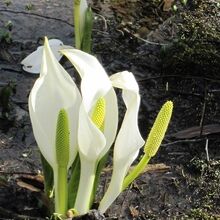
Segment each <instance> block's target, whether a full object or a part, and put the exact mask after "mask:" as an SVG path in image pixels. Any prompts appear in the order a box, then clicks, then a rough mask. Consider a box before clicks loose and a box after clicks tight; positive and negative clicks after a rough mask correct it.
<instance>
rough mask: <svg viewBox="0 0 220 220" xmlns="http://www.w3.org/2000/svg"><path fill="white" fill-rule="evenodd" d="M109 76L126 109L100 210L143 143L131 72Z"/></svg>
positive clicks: (115, 192) (116, 192)
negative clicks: (108, 183)
mask: <svg viewBox="0 0 220 220" xmlns="http://www.w3.org/2000/svg"><path fill="white" fill-rule="evenodd" d="M110 78H111V81H112V84H113V86H115V87H118V88H121V89H122V90H123V91H122V97H123V100H124V102H125V105H126V108H127V111H126V114H125V117H124V120H123V123H122V126H121V129H120V131H119V133H118V136H117V138H116V141H115V146H114V156H113V175H112V178H111V182H110V185H109V188H108V190H107V192H106V193H105V195H104V197H103V199H102V200H101V202H100V206H99V210H100V211H101V212H105V211H106V209H107V208H108V207H109V206H110V205H111V203H112V202H113V201H114V200H115V199H116V198H117V196H118V195H119V194H120V192H121V191H122V184H123V180H124V177H125V175H126V173H127V171H128V169H129V167H130V165H131V164H132V162H133V161H134V160H135V158H136V157H137V155H138V152H139V149H140V147H142V146H143V144H144V140H143V139H142V137H141V135H140V132H139V129H138V123H137V122H138V121H137V120H138V110H139V105H140V95H139V88H138V85H137V82H136V80H135V78H134V76H133V74H132V73H130V72H127V71H124V72H120V73H117V74H114V75H112V76H111V77H110Z"/></svg>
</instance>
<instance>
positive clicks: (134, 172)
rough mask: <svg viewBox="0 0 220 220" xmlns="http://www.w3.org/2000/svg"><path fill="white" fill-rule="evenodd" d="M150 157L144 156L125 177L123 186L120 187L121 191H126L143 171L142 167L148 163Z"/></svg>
mask: <svg viewBox="0 0 220 220" xmlns="http://www.w3.org/2000/svg"><path fill="white" fill-rule="evenodd" d="M150 159H151V157H149V156H148V155H146V154H145V155H144V156H143V157H142V159H141V161H140V162H139V163H138V164H137V165H136V166H135V168H134V169H133V170H132V171H131V172H130V173H129V174H128V175H127V176H126V177H125V179H124V182H123V185H122V190H124V189H126V188H127V187H128V186H129V185H130V184H131V182H132V181H134V179H136V178H137V177H138V176H139V175H140V174H141V172H142V171H143V169H144V167H145V166H146V165H147V164H148V162H149V161H150Z"/></svg>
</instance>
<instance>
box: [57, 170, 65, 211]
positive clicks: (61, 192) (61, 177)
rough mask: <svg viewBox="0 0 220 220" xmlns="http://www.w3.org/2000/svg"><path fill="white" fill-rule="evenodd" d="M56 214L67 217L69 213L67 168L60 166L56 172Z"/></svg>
mask: <svg viewBox="0 0 220 220" xmlns="http://www.w3.org/2000/svg"><path fill="white" fill-rule="evenodd" d="M54 187H55V212H56V213H59V214H62V215H65V214H66V212H67V167H63V166H58V168H57V170H56V171H55V172H54Z"/></svg>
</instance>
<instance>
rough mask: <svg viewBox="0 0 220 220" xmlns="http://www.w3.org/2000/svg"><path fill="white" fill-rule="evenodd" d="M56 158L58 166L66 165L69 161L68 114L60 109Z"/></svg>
mask: <svg viewBox="0 0 220 220" xmlns="http://www.w3.org/2000/svg"><path fill="white" fill-rule="evenodd" d="M56 158H57V163H58V166H67V165H68V162H69V124H68V115H67V112H66V111H65V110H64V109H61V110H60V112H59V114H58V119H57V129H56Z"/></svg>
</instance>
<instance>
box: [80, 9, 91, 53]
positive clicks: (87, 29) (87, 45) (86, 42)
mask: <svg viewBox="0 0 220 220" xmlns="http://www.w3.org/2000/svg"><path fill="white" fill-rule="evenodd" d="M92 28H93V13H92V9H91V7H89V8H88V9H87V11H86V15H85V25H84V30H83V38H82V45H81V49H82V50H83V51H84V52H87V53H91V45H92Z"/></svg>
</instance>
